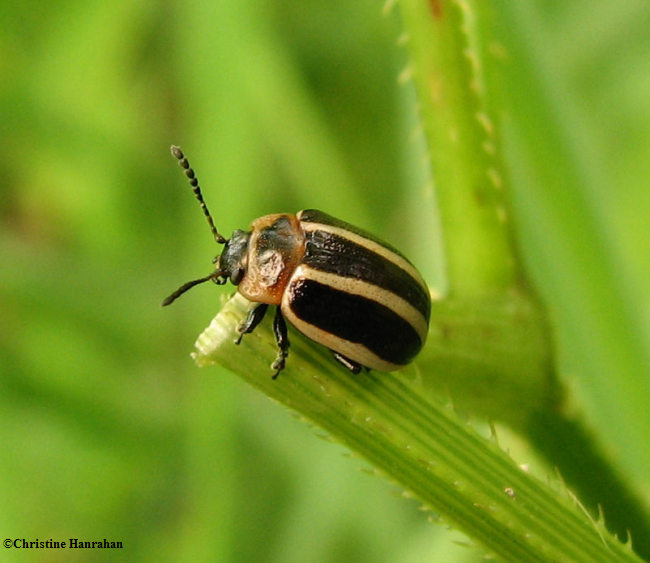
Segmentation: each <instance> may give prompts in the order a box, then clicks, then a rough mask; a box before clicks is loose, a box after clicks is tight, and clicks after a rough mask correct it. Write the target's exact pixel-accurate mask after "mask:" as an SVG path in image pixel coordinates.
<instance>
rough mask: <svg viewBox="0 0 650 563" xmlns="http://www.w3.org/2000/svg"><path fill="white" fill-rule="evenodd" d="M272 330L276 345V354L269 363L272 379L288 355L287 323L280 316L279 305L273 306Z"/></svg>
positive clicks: (281, 368) (282, 367)
mask: <svg viewBox="0 0 650 563" xmlns="http://www.w3.org/2000/svg"><path fill="white" fill-rule="evenodd" d="M273 332H274V333H275V341H276V343H277V345H278V355H277V356H276V358H275V361H274V362H273V363H272V364H271V369H273V370H275V373H274V374H273V379H275V378H276V377H277V376H278V375H279V374H280V372H281V371H282V370H283V369H284V364H285V360H286V359H287V356H288V355H289V335H288V334H287V323H286V322H285V320H284V317H283V316H282V311H281V310H280V307H276V308H275V317H274V318H273Z"/></svg>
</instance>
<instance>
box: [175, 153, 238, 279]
mask: <svg viewBox="0 0 650 563" xmlns="http://www.w3.org/2000/svg"><path fill="white" fill-rule="evenodd" d="M171 152H172V155H173V156H174V158H176V159H178V164H179V165H180V167H181V168H182V169H183V170H185V176H187V179H188V180H189V182H190V186H192V191H193V192H194V197H196V199H197V201H198V202H199V205H200V206H201V209H202V210H203V214H204V215H205V218H206V219H207V220H208V224H209V225H210V230H211V231H212V234H213V236H214V240H216V241H217V242H218V243H219V244H226V242H227V240H226V239H225V238H224V237H223V236H221V233H219V231H218V230H217V227H215V226H214V221H213V220H212V215H210V211H209V210H208V206H207V205H206V204H205V201H203V194H202V193H201V188H200V186H199V179H198V178H197V177H196V174H195V173H194V170H193V169H192V168H191V166H190V163H189V162H188V160H187V158H185V155H184V154H183V151H182V150H181V148H180V147H177V146H176V145H172V146H171ZM188 289H189V288H188Z"/></svg>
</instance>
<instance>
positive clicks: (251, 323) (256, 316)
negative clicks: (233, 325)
mask: <svg viewBox="0 0 650 563" xmlns="http://www.w3.org/2000/svg"><path fill="white" fill-rule="evenodd" d="M268 308H269V306H268V305H267V304H266V303H260V304H259V305H256V306H255V307H253V308H252V309H251V310H250V311H248V315H246V318H245V319H244V320H243V321H242V322H241V323H239V325H238V326H237V332H238V333H239V336H238V337H237V340H235V344H239V343H240V342H241V339H242V336H244V334H250V333H251V332H253V331H254V330H255V328H256V327H257V325H258V324H260V323H261V322H262V319H263V318H264V315H265V314H266V310H267V309H268Z"/></svg>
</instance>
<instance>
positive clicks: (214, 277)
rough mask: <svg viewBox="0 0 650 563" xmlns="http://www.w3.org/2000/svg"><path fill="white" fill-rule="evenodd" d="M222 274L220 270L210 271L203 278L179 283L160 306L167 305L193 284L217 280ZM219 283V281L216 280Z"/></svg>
mask: <svg viewBox="0 0 650 563" xmlns="http://www.w3.org/2000/svg"><path fill="white" fill-rule="evenodd" d="M220 275H222V274H221V272H220V271H218V270H217V271H216V272H212V273H211V274H210V275H209V276H205V277H204V278H199V279H198V280H192V281H189V282H187V283H184V284H183V285H181V286H180V287H179V288H178V289H177V290H176V291H174V293H172V294H171V295H170V296H169V297H167V298H166V299H165V300H164V301H163V302H162V306H163V307H167V305H171V304H172V303H173V302H174V301H176V300H177V299H178V298H179V297H180V296H181V295H183V293H185V292H186V291H187V290H188V289H192V288H193V287H194V286H195V285H199V284H200V283H205V282H207V281H210V280H217V279H218V278H219V276H220ZM217 283H219V282H217Z"/></svg>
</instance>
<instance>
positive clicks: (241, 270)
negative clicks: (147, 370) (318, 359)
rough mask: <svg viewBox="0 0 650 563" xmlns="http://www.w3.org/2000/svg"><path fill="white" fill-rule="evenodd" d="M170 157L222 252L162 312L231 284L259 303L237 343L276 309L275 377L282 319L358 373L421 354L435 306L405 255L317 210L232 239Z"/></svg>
mask: <svg viewBox="0 0 650 563" xmlns="http://www.w3.org/2000/svg"><path fill="white" fill-rule="evenodd" d="M171 152H172V154H173V155H174V157H176V158H177V159H178V162H179V164H180V166H181V167H182V168H183V169H184V170H185V175H186V176H187V178H188V179H189V182H190V185H191V186H192V189H193V191H194V195H195V197H196V199H197V200H198V202H199V204H200V205H201V209H202V210H203V213H204V215H205V217H206V218H207V220H208V224H209V225H210V229H211V231H212V234H213V235H214V238H215V240H216V241H217V243H219V244H223V245H225V246H224V250H223V252H222V253H221V255H220V256H217V257H216V258H215V259H214V260H213V262H214V264H215V270H214V271H213V272H212V273H210V274H209V275H207V276H205V277H203V278H200V279H197V280H193V281H190V282H188V283H186V284H184V285H182V286H181V287H180V288H178V289H177V290H176V291H175V292H174V293H172V294H171V295H170V296H169V297H167V299H165V300H164V301H163V306H166V305H169V304H170V303H172V302H173V301H175V300H176V299H177V298H178V297H179V296H180V295H182V294H183V293H185V292H186V291H187V290H188V289H190V288H192V287H194V286H195V285H197V284H200V283H203V282H206V281H209V280H212V281H213V282H214V283H216V284H219V285H223V284H225V283H226V282H227V281H228V279H230V281H231V282H232V283H233V284H234V285H236V286H237V290H238V291H239V292H240V293H241V294H242V295H243V296H244V297H246V298H247V299H248V300H249V301H252V302H254V303H256V305H255V306H254V307H253V308H252V309H251V310H250V311H249V313H248V315H247V317H246V318H245V319H244V320H243V321H242V322H241V323H240V324H239V326H238V327H237V332H238V333H239V337H238V339H237V340H236V342H237V344H239V342H241V338H242V336H243V335H244V334H249V333H251V332H252V331H253V330H254V329H255V327H257V325H259V323H260V322H261V321H262V319H263V318H264V315H265V313H266V311H267V309H268V306H269V305H275V307H276V308H275V317H274V320H273V331H274V333H275V338H276V342H277V345H278V354H277V357H276V359H275V361H274V362H273V364H272V366H271V368H272V369H273V370H274V371H275V373H274V375H273V378H275V377H277V376H278V374H279V373H280V372H281V371H282V370H283V369H284V366H285V360H286V358H287V355H288V351H289V338H288V335H287V325H286V322H285V317H286V319H287V320H288V321H289V322H290V323H291V324H292V325H293V326H294V327H295V328H296V329H298V330H299V331H300V332H301V333H302V334H304V335H305V336H307V337H308V338H310V339H311V340H313V341H314V342H317V343H319V344H322V345H324V346H326V347H327V348H329V349H330V351H331V352H332V353H333V355H334V357H335V358H336V360H338V361H339V362H340V363H341V364H342V365H343V366H345V367H346V368H347V369H349V370H350V371H351V372H352V373H359V372H360V371H361V368H362V367H365V368H367V369H377V370H381V371H392V370H396V369H399V368H400V367H402V366H404V365H406V364H408V363H409V362H410V361H411V360H412V359H413V358H414V357H415V356H416V355H417V353H418V352H419V351H420V349H421V348H422V345H423V344H424V341H425V339H426V336H427V330H428V326H429V314H430V311H431V299H430V296H429V292H428V289H427V286H426V284H425V282H424V280H423V279H422V276H421V275H420V274H419V272H418V271H417V270H416V269H415V267H414V266H413V265H412V264H411V263H410V262H409V261H408V260H407V259H406V258H405V257H404V256H403V255H402V254H401V253H400V252H398V251H397V250H395V249H394V248H393V247H391V246H390V245H388V244H386V243H385V242H383V241H381V240H379V239H378V238H376V237H374V236H372V235H370V234H368V233H366V232H365V231H363V230H361V229H359V228H357V227H354V226H352V225H350V224H348V223H345V222H344V221H340V220H339V219H336V218H334V217H331V216H330V215H327V214H326V213H323V212H322V211H317V210H315V209H307V210H304V211H299V212H298V213H297V214H295V215H291V214H287V213H279V214H275V215H266V216H264V217H260V218H259V219H256V220H255V221H253V223H252V224H251V230H250V231H242V230H236V231H234V232H233V234H232V236H231V237H230V239H226V238H224V237H223V236H222V235H221V234H220V233H219V231H218V230H217V228H216V227H215V225H214V221H213V220H212V216H211V215H210V212H209V211H208V208H207V206H206V204H205V201H203V195H202V194H201V189H200V187H199V182H198V179H197V178H196V175H195V173H194V170H193V169H192V168H191V167H190V165H189V162H188V160H187V159H186V158H185V155H184V154H183V152H182V151H181V149H180V148H179V147H176V146H172V147H171Z"/></svg>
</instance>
